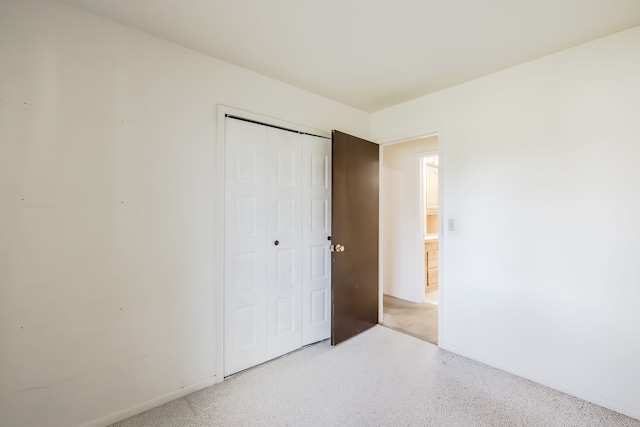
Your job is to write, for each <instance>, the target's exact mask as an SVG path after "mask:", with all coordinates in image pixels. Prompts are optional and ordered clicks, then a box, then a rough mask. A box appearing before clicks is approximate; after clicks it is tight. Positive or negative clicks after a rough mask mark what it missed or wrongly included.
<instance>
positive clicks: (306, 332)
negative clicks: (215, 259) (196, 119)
mask: <svg viewBox="0 0 640 427" xmlns="http://www.w3.org/2000/svg"><path fill="white" fill-rule="evenodd" d="M330 150H331V142H330V140H327V139H323V138H319V137H313V136H308V135H304V136H303V135H302V134H298V133H294V132H289V131H284V130H281V129H275V128H272V127H267V126H263V125H259V124H255V123H249V122H244V121H240V120H236V119H231V118H228V119H226V137H225V164H226V167H225V287H224V289H225V314H224V321H225V328H224V331H225V337H224V349H225V351H224V366H225V368H224V374H225V375H230V374H232V373H235V372H238V371H241V370H243V369H246V368H249V367H251V366H254V365H257V364H259V363H262V362H265V361H266V360H269V359H272V358H275V357H278V356H280V355H282V354H285V353H288V352H290V351H293V350H295V349H297V348H300V347H301V346H302V345H306V344H308V343H311V342H315V341H319V340H322V339H325V338H328V337H329V336H330V312H329V309H330V305H329V304H330V301H331V298H330V277H331V276H330V256H329V243H330V242H329V241H328V239H327V237H328V236H329V235H330V227H331V223H330V212H331V206H330V203H331V188H330V183H331V179H330V171H331V164H330V161H331V153H330Z"/></svg>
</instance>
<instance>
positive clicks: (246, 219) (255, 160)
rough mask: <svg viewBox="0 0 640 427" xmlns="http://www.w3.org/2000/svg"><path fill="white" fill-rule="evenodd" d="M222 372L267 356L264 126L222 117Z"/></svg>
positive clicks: (260, 361) (249, 365)
mask: <svg viewBox="0 0 640 427" xmlns="http://www.w3.org/2000/svg"><path fill="white" fill-rule="evenodd" d="M226 131H227V135H226V145H225V156H226V159H225V162H226V165H227V167H226V170H225V222H226V228H225V254H226V255H225V289H224V294H225V342H224V350H225V356H224V360H225V366H224V375H231V374H233V373H235V372H238V371H240V370H243V369H246V368H248V367H251V366H254V365H257V364H259V363H262V362H264V361H265V360H266V339H267V334H266V325H265V322H264V319H265V318H266V312H267V304H266V296H267V295H266V284H265V277H266V270H267V269H266V250H265V247H264V242H265V240H266V239H267V220H266V215H265V213H266V208H267V195H266V190H267V185H266V181H267V168H266V164H265V162H264V160H263V159H264V158H265V156H266V154H267V138H266V131H265V129H264V128H263V127H260V126H252V125H250V124H248V123H245V122H240V121H237V120H227V123H226Z"/></svg>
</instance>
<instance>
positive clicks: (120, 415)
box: [80, 376, 217, 427]
mask: <svg viewBox="0 0 640 427" xmlns="http://www.w3.org/2000/svg"><path fill="white" fill-rule="evenodd" d="M216 383H217V380H216V376H213V377H210V378H207V379H204V380H202V381H199V382H197V383H195V384H191V385H188V386H185V387H182V388H180V389H179V390H175V391H172V392H170V393H167V394H163V395H162V396H158V397H156V398H153V399H151V400H147V401H146V402H143V403H140V404H139V405H135V406H132V407H130V408H127V409H124V410H122V411H118V412H115V413H113V414H111V415H107V416H106V417H102V418H99V419H97V420H93V421H90V422H88V423H86V424H82V425H81V426H80V427H107V426H109V425H111V424H113V423H117V422H118V421H122V420H124V419H127V418H129V417H132V416H134V415H138V414H140V413H142V412H144V411H148V410H149V409H152V408H155V407H156V406H160V405H164V404H165V403H168V402H171V401H172V400H176V399H179V398H181V397H184V396H186V395H188V394H191V393H193V392H195V391H198V390H201V389H203V388H205V387H209V386H212V385H214V384H216Z"/></svg>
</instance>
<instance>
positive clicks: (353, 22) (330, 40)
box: [60, 0, 640, 112]
mask: <svg viewBox="0 0 640 427" xmlns="http://www.w3.org/2000/svg"><path fill="white" fill-rule="evenodd" d="M60 1H62V2H64V3H67V4H70V5H73V6H77V7H79V8H82V9H84V10H86V11H89V12H91V13H94V14H96V15H100V16H103V17H105V18H108V19H111V20H113V21H116V22H119V23H121V24H124V25H127V26H129V27H132V28H136V29H138V30H141V31H144V32H147V33H150V34H153V35H155V36H158V37H160V38H163V39H166V40H170V41H173V42H175V43H178V44H180V45H182V46H185V47H188V48H191V49H194V50H197V51H200V52H203V53H205V54H208V55H211V56H214V57H217V58H220V59H222V60H224V61H227V62H230V63H233V64H236V65H239V66H241V67H244V68H247V69H250V70H253V71H256V72H258V73H261V74H264V75H266V76H270V77H272V78H274V79H277V80H280V81H283V82H286V83H289V84H291V85H294V86H297V87H300V88H303V89H306V90H309V91H311V92H314V93H317V94H319V95H322V96H325V97H327V98H330V99H333V100H336V101H339V102H342V103H344V104H348V105H351V106H353V107H356V108H358V109H361V110H364V111H369V112H373V111H377V110H380V109H383V108H386V107H389V106H392V105H395V104H398V103H400V102H403V101H407V100H409V99H413V98H416V97H418V96H422V95H426V94H428V93H431V92H435V91H437V90H440V89H443V88H446V87H450V86H453V85H456V84H459V83H462V82H465V81H468V80H471V79H474V78H477V77H481V76H484V75H487V74H489V73H492V72H495V71H498V70H501V69H505V68H508V67H511V66H513V65H517V64H521V63H523V62H526V61H529V60H532V59H535V58H538V57H541V56H544V55H547V54H550V53H553V52H557V51H559V50H562V49H566V48H569V47H572V46H575V45H578V44H581V43H584V42H587V41H590V40H594V39H597V38H600V37H603V36H606V35H609V34H613V33H616V32H618V31H622V30H625V29H627V28H631V27H634V26H637V25H640V0H60Z"/></svg>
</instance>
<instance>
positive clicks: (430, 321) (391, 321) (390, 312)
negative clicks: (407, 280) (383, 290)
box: [382, 295, 438, 344]
mask: <svg viewBox="0 0 640 427" xmlns="http://www.w3.org/2000/svg"><path fill="white" fill-rule="evenodd" d="M382 324H383V325H384V326H388V327H390V328H392V329H395V330H397V331H400V332H404V333H406V334H409V335H412V336H414V337H416V338H420V339H421V340H425V341H428V342H430V343H432V344H438V306H437V305H434V304H430V303H426V302H424V303H421V304H417V303H415V302H410V301H405V300H402V299H400V298H394V297H392V296H389V295H384V300H383V304H382Z"/></svg>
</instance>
